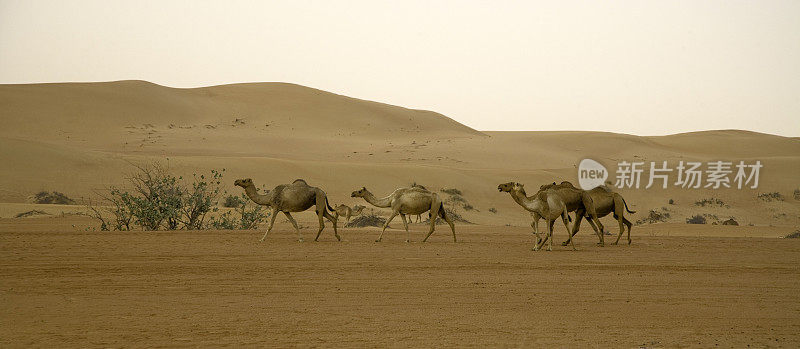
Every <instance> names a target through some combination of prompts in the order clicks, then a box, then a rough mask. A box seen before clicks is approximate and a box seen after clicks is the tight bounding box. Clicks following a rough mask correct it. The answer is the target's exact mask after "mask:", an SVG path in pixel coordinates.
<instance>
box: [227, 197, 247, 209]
mask: <svg viewBox="0 0 800 349" xmlns="http://www.w3.org/2000/svg"><path fill="white" fill-rule="evenodd" d="M244 203H245V200H242V198H241V197H240V196H236V195H228V196H226V197H225V201H223V203H222V206H223V207H228V208H234V207H239V206H242V204H244Z"/></svg>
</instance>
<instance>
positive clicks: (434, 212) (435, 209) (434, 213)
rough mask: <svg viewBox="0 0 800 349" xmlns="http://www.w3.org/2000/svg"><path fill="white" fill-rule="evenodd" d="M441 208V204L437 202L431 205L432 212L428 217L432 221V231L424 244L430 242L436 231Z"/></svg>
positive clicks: (423, 240)
mask: <svg viewBox="0 0 800 349" xmlns="http://www.w3.org/2000/svg"><path fill="white" fill-rule="evenodd" d="M439 206H441V203H440V202H435V203H434V204H433V205H431V211H430V213H428V217H430V220H431V230H430V231H429V232H428V235H425V238H424V239H422V242H425V241H428V238H429V237H431V234H433V231H434V230H435V229H436V217H437V216H438V215H439Z"/></svg>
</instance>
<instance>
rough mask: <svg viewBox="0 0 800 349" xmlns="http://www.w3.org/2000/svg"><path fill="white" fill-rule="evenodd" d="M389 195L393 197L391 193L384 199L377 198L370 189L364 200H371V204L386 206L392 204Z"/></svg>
mask: <svg viewBox="0 0 800 349" xmlns="http://www.w3.org/2000/svg"><path fill="white" fill-rule="evenodd" d="M389 197H391V195H389V196H387V197H385V198H383V199H377V198H375V195H372V193H370V192H369V191H367V192H366V194H364V200H366V201H367V202H369V203H370V205H372V206H375V207H382V208H386V207H389V206H390V205H389Z"/></svg>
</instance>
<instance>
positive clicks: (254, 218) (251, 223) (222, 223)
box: [209, 201, 270, 230]
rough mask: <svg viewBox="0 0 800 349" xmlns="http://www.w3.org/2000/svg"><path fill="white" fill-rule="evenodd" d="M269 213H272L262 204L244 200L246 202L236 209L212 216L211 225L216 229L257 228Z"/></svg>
mask: <svg viewBox="0 0 800 349" xmlns="http://www.w3.org/2000/svg"><path fill="white" fill-rule="evenodd" d="M215 211H216V210H215ZM269 215H270V213H269V212H267V211H266V210H265V209H264V208H263V207H262V206H261V205H256V204H250V203H249V202H247V201H244V203H243V204H242V205H241V206H239V208H237V209H235V210H231V211H227V212H225V213H222V214H220V215H219V216H216V217H211V219H210V220H209V226H211V227H213V228H214V229H227V230H251V229H256V228H257V227H258V225H259V224H261V223H262V222H264V221H265V220H266V219H267V218H268V217H269Z"/></svg>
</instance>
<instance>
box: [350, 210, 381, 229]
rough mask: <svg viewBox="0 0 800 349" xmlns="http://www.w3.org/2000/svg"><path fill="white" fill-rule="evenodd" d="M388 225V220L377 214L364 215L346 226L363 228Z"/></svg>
mask: <svg viewBox="0 0 800 349" xmlns="http://www.w3.org/2000/svg"><path fill="white" fill-rule="evenodd" d="M384 224H386V218H383V217H381V216H378V215H376V214H375V212H370V213H369V214H366V213H365V214H363V215H361V216H358V217H356V218H354V219H352V220H350V223H347V224H345V227H347V228H363V227H383V225H384Z"/></svg>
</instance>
